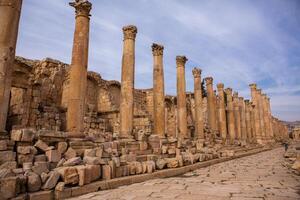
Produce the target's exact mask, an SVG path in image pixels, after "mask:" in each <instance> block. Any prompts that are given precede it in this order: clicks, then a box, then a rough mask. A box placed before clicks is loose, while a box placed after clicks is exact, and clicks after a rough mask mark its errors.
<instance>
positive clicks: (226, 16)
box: [17, 0, 300, 120]
mask: <svg viewBox="0 0 300 200" xmlns="http://www.w3.org/2000/svg"><path fill="white" fill-rule="evenodd" d="M68 2H69V1H68V0H42V1H41V0H25V1H23V10H22V17H21V23H20V31H19V39H18V45H17V55H19V56H23V57H27V58H32V59H42V58H45V57H51V58H55V59H58V60H61V61H63V62H66V63H70V60H71V51H72V40H73V32H74V9H73V8H72V7H70V6H68ZM91 2H92V3H93V9H92V12H91V14H92V17H91V29H90V49H89V70H91V71H96V72H99V73H100V74H101V76H102V77H103V78H104V79H107V80H111V79H114V80H120V77H121V57H122V39H123V35H122V27H123V26H124V25H128V24H134V25H136V26H137V27H138V34H137V39H136V73H135V84H136V85H135V87H136V88H151V87H152V68H153V66H152V62H153V61H152V52H151V44H152V43H153V42H156V43H160V44H163V45H164V47H165V51H164V70H165V88H166V93H167V94H173V95H174V94H175V93H176V63H175V57H176V55H185V56H186V57H187V58H188V59H189V60H188V62H187V65H186V81H187V90H188V91H193V76H192V72H191V71H192V68H193V67H195V66H196V67H200V68H201V69H202V74H203V75H202V76H203V78H204V77H206V76H212V77H213V78H214V84H215V85H216V84H217V83H219V82H223V83H224V84H225V87H232V88H233V89H234V90H235V91H238V92H239V93H240V94H241V95H242V96H244V97H246V98H249V95H250V89H249V87H248V84H249V83H252V82H256V83H258V85H259V87H260V88H262V89H263V91H264V92H265V93H267V94H268V95H269V96H270V97H271V106H272V112H273V115H274V116H276V117H279V118H280V119H283V120H300V11H299V10H300V0H264V1H261V0H231V1H225V0H184V1H182V0H109V1H108V0H91Z"/></svg>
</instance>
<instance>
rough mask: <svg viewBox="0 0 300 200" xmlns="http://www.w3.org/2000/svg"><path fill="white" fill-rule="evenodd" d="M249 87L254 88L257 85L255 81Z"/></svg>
mask: <svg viewBox="0 0 300 200" xmlns="http://www.w3.org/2000/svg"><path fill="white" fill-rule="evenodd" d="M249 87H250V88H251V90H256V87H257V85H256V83H252V84H250V85H249Z"/></svg>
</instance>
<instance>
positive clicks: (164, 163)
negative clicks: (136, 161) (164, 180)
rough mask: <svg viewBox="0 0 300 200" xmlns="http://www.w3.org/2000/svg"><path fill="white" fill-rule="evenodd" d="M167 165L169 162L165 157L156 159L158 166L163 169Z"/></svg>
mask: <svg viewBox="0 0 300 200" xmlns="http://www.w3.org/2000/svg"><path fill="white" fill-rule="evenodd" d="M166 165H167V162H166V161H165V160H164V159H158V160H157V161H156V168H157V169H163V168H164V167H165V166H166Z"/></svg>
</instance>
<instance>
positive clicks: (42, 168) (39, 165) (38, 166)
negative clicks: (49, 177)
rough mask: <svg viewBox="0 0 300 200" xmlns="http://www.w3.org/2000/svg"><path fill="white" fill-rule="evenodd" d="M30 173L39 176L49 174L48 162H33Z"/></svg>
mask: <svg viewBox="0 0 300 200" xmlns="http://www.w3.org/2000/svg"><path fill="white" fill-rule="evenodd" d="M32 171H33V172H34V173H37V174H38V175H41V174H42V173H43V172H44V173H48V172H49V165H48V162H34V166H33V167H32Z"/></svg>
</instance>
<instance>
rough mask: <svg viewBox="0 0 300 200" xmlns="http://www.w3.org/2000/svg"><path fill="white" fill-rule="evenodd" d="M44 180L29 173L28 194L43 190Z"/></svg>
mask: <svg viewBox="0 0 300 200" xmlns="http://www.w3.org/2000/svg"><path fill="white" fill-rule="evenodd" d="M41 186H42V180H41V178H40V176H39V175H38V174H36V173H34V172H28V173H27V190H28V192H36V191H39V190H40V189H41Z"/></svg>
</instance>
